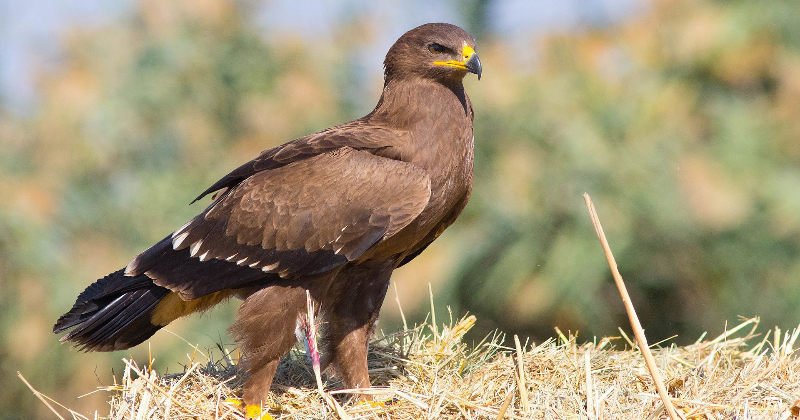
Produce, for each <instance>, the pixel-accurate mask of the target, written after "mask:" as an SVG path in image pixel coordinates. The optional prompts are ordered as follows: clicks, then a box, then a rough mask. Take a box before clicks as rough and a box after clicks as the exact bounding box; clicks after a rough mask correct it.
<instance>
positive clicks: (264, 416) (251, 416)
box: [225, 398, 274, 420]
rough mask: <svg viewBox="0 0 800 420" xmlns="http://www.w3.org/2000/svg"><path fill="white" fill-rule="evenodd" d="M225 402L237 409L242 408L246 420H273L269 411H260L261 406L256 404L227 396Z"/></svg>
mask: <svg viewBox="0 0 800 420" xmlns="http://www.w3.org/2000/svg"><path fill="white" fill-rule="evenodd" d="M225 402H226V403H228V404H231V405H233V406H235V407H236V408H238V409H240V410H241V409H242V408H244V416H245V418H246V419H247V420H274V419H273V418H272V416H270V415H269V413H262V412H261V406H260V405H258V404H247V405H245V403H244V401H242V400H240V399H238V398H227V399H225Z"/></svg>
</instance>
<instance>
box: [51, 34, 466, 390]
mask: <svg viewBox="0 0 800 420" xmlns="http://www.w3.org/2000/svg"><path fill="white" fill-rule="evenodd" d="M384 67H385V71H384V78H385V81H384V87H383V93H382V95H381V98H380V100H379V101H378V105H377V106H376V107H375V109H374V110H373V111H372V112H370V113H369V114H368V115H366V116H365V117H363V118H360V119H357V120H355V121H351V122H348V123H345V124H342V125H338V126H335V127H332V128H329V129H327V130H323V131H320V132H319V133H316V134H311V135H309V136H306V137H302V138H299V139H296V140H293V141H290V142H288V143H286V144H283V145H281V146H278V147H275V148H272V149H269V150H266V151H264V152H263V153H261V154H260V155H259V156H258V157H257V158H255V159H253V160H251V161H250V162H247V163H245V164H244V165H242V166H240V167H238V168H236V169H235V170H233V171H232V172H231V173H229V174H228V175H225V176H224V177H223V178H222V179H220V180H219V181H217V182H216V183H215V184H214V185H212V186H211V187H210V188H208V189H207V190H205V191H204V192H203V193H202V194H200V196H199V197H197V198H196V199H195V201H197V200H200V199H201V198H203V197H205V196H206V195H208V194H210V193H213V192H218V194H217V196H216V197H215V198H214V199H213V201H212V202H211V204H210V205H209V206H208V207H207V208H206V209H205V210H203V211H202V212H201V213H200V214H199V215H198V216H196V217H195V218H193V219H192V220H190V221H189V222H188V223H186V224H185V225H184V226H182V227H181V228H180V229H178V230H176V231H175V232H173V233H172V234H170V235H169V236H167V237H166V238H164V239H163V240H161V241H160V242H158V243H157V244H155V245H153V246H152V247H150V249H148V250H146V251H144V252H142V253H141V254H139V255H137V256H136V258H134V259H133V261H131V262H130V263H129V264H128V266H127V267H125V268H124V269H121V270H119V271H116V272H114V273H111V274H109V275H108V276H106V277H104V278H102V279H100V280H98V281H97V282H95V283H94V284H92V285H90V286H89V287H87V288H86V290H85V291H83V293H81V294H80V295H79V296H78V299H77V301H76V302H75V305H74V306H73V307H72V309H71V310H70V311H69V312H68V313H66V314H65V315H63V316H62V317H61V318H59V319H58V321H57V322H56V325H55V327H54V328H53V331H54V332H55V333H61V332H64V331H67V330H70V331H69V332H68V333H67V334H66V335H65V336H64V337H63V338H62V339H61V340H62V341H71V342H74V343H76V345H77V346H80V348H81V349H83V350H87V351H112V350H122V349H127V348H129V347H132V346H135V345H137V344H139V343H141V342H143V341H144V340H146V339H148V338H149V337H150V336H152V335H153V334H154V333H155V332H156V331H158V330H159V329H160V328H162V327H164V326H165V325H167V324H169V323H170V322H171V321H173V320H175V319H177V318H179V317H182V316H185V315H188V314H190V313H193V312H197V311H202V310H205V309H207V308H210V307H211V306H213V305H215V304H217V303H219V302H221V301H223V300H225V299H228V298H230V297H232V296H237V297H240V298H243V299H244V302H243V303H242V306H241V308H240V309H239V313H238V315H237V317H236V321H235V322H234V324H233V325H232V326H231V327H230V331H231V333H232V335H233V336H234V337H235V338H236V339H237V341H238V342H239V344H240V345H241V351H242V360H243V363H244V367H245V368H246V369H247V371H248V372H249V377H248V379H247V381H246V382H245V385H244V402H245V403H246V404H248V405H254V404H260V403H261V402H262V401H263V400H266V398H267V394H268V392H269V389H270V385H271V383H272V378H273V376H274V374H275V370H276V368H277V366H278V361H279V360H280V358H281V357H282V356H283V355H284V354H285V353H286V352H288V351H289V349H290V348H291V347H292V346H293V345H294V343H295V340H296V338H295V328H296V325H297V320H298V316H300V315H301V314H302V313H304V311H305V309H306V291H308V292H309V293H310V296H311V297H312V299H313V300H314V301H315V303H316V304H317V305H318V306H319V307H320V308H321V311H322V312H321V314H320V316H321V317H322V321H323V322H325V323H326V329H325V337H324V340H323V342H322V343H321V354H322V361H321V365H322V369H325V367H326V366H327V365H329V364H331V363H333V364H334V365H335V366H336V367H337V368H338V370H339V372H340V374H341V376H342V379H343V382H344V384H345V385H346V386H348V387H354V388H355V387H368V386H369V384H370V382H369V376H368V374H367V342H368V340H369V338H370V336H371V334H372V333H373V331H374V325H375V321H376V320H377V318H378V312H379V311H380V308H381V304H382V303H383V300H384V296H385V295H386V289H387V287H388V285H389V279H390V277H391V275H392V271H393V270H394V269H395V268H397V267H399V266H402V265H403V264H406V263H408V262H409V261H411V260H412V259H414V257H416V256H417V255H419V253H420V252H422V251H423V250H424V249H425V247H427V246H428V245H429V244H430V243H431V242H432V241H433V240H434V239H436V238H437V237H438V236H439V235H440V234H441V233H442V232H443V231H444V230H445V229H446V228H447V227H448V226H450V225H451V224H452V223H453V222H454V221H455V220H456V218H457V217H458V215H459V213H461V210H462V209H463V208H464V206H465V205H466V204H467V200H468V199H469V196H470V191H471V189H472V168H473V142H474V137H473V134H472V121H473V113H472V105H471V103H470V100H469V97H468V96H467V94H466V92H465V91H464V86H463V84H462V79H463V78H464V76H465V75H466V74H467V73H475V74H477V76H478V78H479V79H480V76H481V62H480V60H479V59H478V55H477V54H476V53H475V40H474V39H473V38H472V36H470V35H469V34H468V33H467V32H465V31H464V30H463V29H461V28H459V27H457V26H453V25H450V24H445V23H431V24H426V25H422V26H419V27H417V28H414V29H412V30H410V31H408V32H407V33H405V34H404V35H403V36H401V37H400V39H398V40H397V42H396V43H395V44H394V45H393V46H392V47H391V48H390V49H389V52H388V53H387V54H386V60H385V61H384Z"/></svg>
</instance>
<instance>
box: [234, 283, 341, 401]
mask: <svg viewBox="0 0 800 420" xmlns="http://www.w3.org/2000/svg"><path fill="white" fill-rule="evenodd" d="M335 276H336V272H329V273H324V274H322V275H318V276H310V277H306V278H302V279H285V280H280V281H278V282H275V283H273V284H271V285H269V286H267V287H265V288H263V289H259V290H257V291H255V292H253V293H252V294H250V295H249V296H248V297H247V299H245V301H244V303H242V306H241V307H240V308H239V312H238V314H237V316H236V321H235V322H234V324H233V325H232V326H231V327H230V332H231V335H232V336H233V337H234V338H235V339H236V340H237V341H238V342H239V343H240V344H241V349H242V363H243V364H244V367H245V369H246V370H247V371H248V373H249V374H250V376H249V377H248V379H247V380H246V381H245V384H244V398H243V399H244V402H245V404H247V405H248V406H251V405H260V404H261V402H262V401H266V399H267V396H268V394H269V389H270V386H271V385H272V379H273V378H274V376H275V372H276V370H277V368H278V362H279V361H280V359H281V357H283V355H285V354H286V353H287V352H288V351H289V350H290V349H291V348H292V346H293V345H294V343H295V341H296V338H295V328H296V327H297V320H298V317H299V315H300V314H301V313H304V312H305V310H306V290H308V291H309V292H310V293H311V297H312V299H314V300H316V301H317V302H319V301H320V300H322V297H323V296H325V294H326V293H327V292H328V287H329V286H330V284H331V280H332V279H333V278H334V277H335Z"/></svg>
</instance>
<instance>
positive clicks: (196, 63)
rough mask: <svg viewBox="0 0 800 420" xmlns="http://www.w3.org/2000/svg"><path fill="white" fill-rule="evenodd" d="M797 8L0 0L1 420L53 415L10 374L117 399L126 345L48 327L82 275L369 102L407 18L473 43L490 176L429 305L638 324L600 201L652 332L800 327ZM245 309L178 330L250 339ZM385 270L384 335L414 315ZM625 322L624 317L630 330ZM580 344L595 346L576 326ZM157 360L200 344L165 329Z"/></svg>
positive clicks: (586, 323)
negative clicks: (225, 180) (586, 196)
mask: <svg viewBox="0 0 800 420" xmlns="http://www.w3.org/2000/svg"><path fill="white" fill-rule="evenodd" d="M798 18H800V11H798V8H797V4H796V1H795V0H763V1H757V0H738V1H711V0H663V1H660V0H654V1H646V0H574V1H571V2H560V1H556V0H536V1H527V0H494V1H493V0H472V1H456V0H452V1H442V2H436V3H434V2H428V1H422V0H419V1H414V2H412V3H411V4H408V3H405V4H399V3H397V2H392V1H377V2H368V3H367V2H365V3H361V2H355V1H350V0H337V1H333V2H325V3H324V4H323V3H322V2H312V1H308V0H293V1H287V0H276V1H257V0H242V1H234V0H199V1H198V0H192V1H190V0H125V1H121V2H104V1H100V0H87V1H82V2H68V1H62V0H50V1H47V0H35V1H28V2H16V1H13V0H2V1H0V196H2V198H3V199H2V205H0V331H1V333H0V384H2V386H0V419H14V418H31V417H35V418H50V417H52V415H51V414H50V413H49V412H47V411H46V409H45V408H44V406H43V405H41V404H40V403H39V402H38V401H36V400H35V397H34V396H33V395H32V394H31V393H30V392H29V391H28V390H27V389H26V388H25V387H24V385H23V384H22V383H21V382H20V381H19V380H18V378H17V377H16V372H17V371H21V372H22V373H23V375H25V376H26V377H27V378H28V380H30V381H31V382H32V383H33V384H34V386H36V387H37V388H38V389H40V390H41V391H43V392H44V393H46V394H48V395H50V396H51V397H54V398H55V399H57V400H58V401H60V402H61V403H64V404H66V405H67V406H69V407H71V408H74V409H77V410H78V411H80V412H82V413H85V414H87V415H89V417H92V416H93V413H94V411H95V410H98V411H99V413H100V414H101V415H104V414H107V409H108V408H107V405H106V401H107V399H108V395H106V394H103V393H95V394H92V395H89V396H86V397H83V398H80V399H78V398H77V397H78V396H79V395H83V394H86V393H89V392H91V391H93V390H94V389H95V388H96V387H97V386H101V385H108V384H110V383H112V382H113V376H112V372H113V373H116V374H117V375H118V376H119V374H120V372H121V371H122V367H123V364H122V362H121V361H120V358H122V357H128V356H130V355H132V356H133V357H134V358H136V359H138V360H140V361H142V362H145V361H146V358H147V354H148V346H147V345H142V346H140V347H138V348H135V349H131V350H130V351H126V352H117V353H112V354H82V353H77V352H76V351H75V350H73V349H71V348H70V347H69V346H67V345H60V344H59V343H58V337H57V336H55V335H53V334H52V333H51V328H52V325H53V323H54V321H55V320H56V318H57V317H58V316H59V315H61V314H62V313H64V312H66V311H67V310H68V309H69V308H70V307H71V305H72V303H73V302H74V299H75V297H76V296H77V294H78V293H79V292H80V291H82V290H83V289H84V288H85V287H86V286H87V285H88V284H90V283H91V282H92V281H94V280H95V279H97V278H99V277H102V276H104V275H105V274H107V273H109V272H111V271H114V270H116V269H118V268H120V267H123V266H124V265H125V264H127V263H128V261H129V260H130V259H131V258H132V257H133V256H134V255H135V254H137V253H138V252H140V251H142V250H144V249H145V248H146V247H148V246H149V245H151V244H152V243H154V242H156V241H157V240H159V239H161V238H162V237H164V236H165V235H166V234H168V233H169V232H171V231H172V230H174V229H175V228H177V227H179V226H180V225H182V224H183V223H184V222H185V221H186V220H188V219H189V218H190V217H192V216H193V215H195V214H196V213H197V212H199V211H200V210H201V208H202V204H200V205H194V206H189V205H188V203H189V202H190V201H191V200H192V199H193V198H194V197H195V196H196V195H197V194H198V193H199V192H201V191H202V190H204V189H205V188H206V187H207V186H208V185H210V184H211V183H213V182H214V181H216V180H217V179H218V178H220V177H221V176H223V175H224V174H226V173H227V172H228V171H229V170H231V169H232V168H234V167H236V166H238V165H239V164H241V163H243V162H245V161H247V160H249V159H251V158H253V157H254V156H256V155H257V154H258V153H259V152H260V151H261V150H263V149H267V148H270V147H272V146H275V145H278V144H280V143H283V142H286V141H288V140H291V139H293V138H295V137H298V136H302V135H304V134H308V133H311V132H314V131H318V130H320V129H323V128H325V127H328V126H330V125H333V124H337V123H340V122H344V121H347V120H351V119H354V118H358V117H360V116H362V115H364V114H366V113H367V112H369V111H370V110H371V109H372V108H373V107H374V105H375V103H376V102H377V99H378V97H379V95H380V91H381V87H382V67H381V63H382V60H383V56H384V54H385V52H386V51H387V49H388V48H389V46H390V45H391V44H392V43H393V42H394V40H395V39H397V37H399V36H400V35H401V34H402V33H403V32H405V31H406V30H408V29H410V28H412V27H414V26H417V25H419V24H422V23H426V22H431V21H447V22H451V23H455V24H458V25H460V26H462V27H464V28H466V29H467V30H469V31H470V32H471V33H472V34H474V35H475V37H476V38H477V39H478V48H477V50H478V52H479V53H480V56H481V60H482V61H483V65H484V70H485V73H484V77H483V80H481V81H480V82H478V81H477V80H475V78H474V77H468V78H467V81H466V82H465V84H466V87H467V90H468V92H469V94H470V96H471V98H472V101H473V104H474V108H475V115H476V116H475V145H476V168H475V172H476V174H475V179H476V183H475V189H474V193H473V197H472V200H471V202H470V205H469V206H468V207H467V209H466V211H465V213H464V214H463V215H462V216H461V218H460V219H459V221H458V222H457V223H456V224H455V225H454V226H453V227H451V228H450V229H449V230H448V231H447V232H446V233H445V234H444V235H443V236H442V237H441V238H440V239H439V240H438V241H437V242H435V243H434V244H433V245H432V246H431V247H430V248H429V250H428V251H426V252H425V253H424V254H422V256H420V257H419V258H417V259H416V260H415V261H414V262H413V263H412V264H409V265H408V266H406V267H404V268H402V269H400V270H398V271H397V272H396V274H395V276H394V282H393V283H394V284H395V285H396V287H397V291H398V295H399V300H400V302H401V303H402V306H403V310H404V312H405V314H406V316H407V318H408V319H409V322H410V323H415V322H417V323H418V322H421V321H423V320H424V318H425V316H426V314H427V313H428V312H429V310H430V307H429V303H428V286H427V285H428V283H431V285H432V288H433V291H434V295H435V301H436V304H437V315H438V320H439V321H442V320H443V319H445V320H446V319H447V311H446V308H447V306H449V307H451V308H452V312H453V314H454V316H461V315H462V314H464V313H465V312H467V311H469V312H470V313H473V314H475V315H477V317H478V324H477V326H476V328H475V331H474V332H473V335H472V337H471V339H475V340H479V339H480V338H481V337H482V336H483V335H484V334H486V333H488V332H490V331H492V330H493V329H495V328H499V329H500V330H502V331H504V332H506V333H511V334H520V335H522V336H530V337H532V338H533V339H534V340H537V341H540V340H542V339H544V338H547V337H550V336H552V335H554V332H553V327H554V326H558V327H559V328H560V329H561V330H563V331H572V332H576V331H577V332H578V334H579V337H582V339H583V340H591V339H592V337H593V336H595V335H597V336H603V335H617V334H618V332H617V326H627V325H628V323H627V318H626V316H625V314H624V311H623V307H622V304H621V302H620V299H619V296H618V293H617V291H616V289H615V287H614V285H613V283H612V281H611V278H610V274H609V270H608V266H607V265H606V262H605V259H604V257H603V255H602V252H601V249H600V246H599V243H598V241H597V238H596V236H595V234H594V231H593V230H592V227H591V224H590V222H589V219H588V216H587V213H586V209H585V206H584V204H583V200H582V197H581V195H582V194H583V193H584V192H589V193H590V194H591V195H592V197H593V198H594V201H595V204H596V206H597V208H598V211H599V213H600V217H601V219H602V221H603V223H604V228H605V231H606V234H607V235H608V237H609V240H610V242H611V246H612V249H613V250H614V251H615V255H616V258H617V261H618V262H619V265H620V269H621V271H622V274H623V276H624V277H625V279H626V281H627V284H628V287H629V290H630V292H631V294H632V297H633V300H634V303H635V304H636V305H637V310H638V312H639V316H640V317H641V319H642V321H643V323H644V326H645V328H646V331H647V333H648V335H649V338H650V341H651V342H657V341H659V340H662V339H667V338H669V337H673V336H674V335H677V337H676V338H673V339H672V340H671V341H669V343H677V344H686V343H688V342H692V341H694V340H695V339H697V338H698V337H699V336H700V334H701V333H702V332H703V331H709V333H711V334H716V333H719V332H720V331H722V330H723V328H724V325H725V323H726V322H729V323H736V321H737V317H738V316H746V317H752V316H760V317H761V319H762V323H763V324H765V327H766V328H769V327H772V326H780V327H781V328H783V329H788V328H792V327H794V326H797V325H798V323H800V305H798V302H800V25H798V24H797V22H798ZM238 304H239V302H238V301H233V302H229V303H228V304H225V305H221V306H220V307H218V308H216V309H214V310H212V311H210V312H209V313H206V314H204V315H203V316H194V317H192V318H190V319H188V320H181V321H179V322H176V323H174V324H172V325H170V327H168V329H169V330H170V331H172V332H174V333H176V334H177V335H179V336H180V337H182V338H184V339H185V340H186V341H188V342H189V343H192V344H198V345H199V347H200V349H204V348H210V347H214V346H215V343H218V342H222V343H226V344H227V343H231V340H230V338H229V337H228V336H227V335H226V331H225V328H226V327H227V326H228V325H229V323H230V322H231V320H232V319H233V316H234V314H235V311H236V308H237V307H238ZM399 325H400V323H399V311H398V309H397V304H396V302H395V292H394V288H390V291H389V294H388V297H387V301H386V303H385V305H384V310H383V312H382V317H381V324H380V328H382V329H383V330H384V331H388V332H391V331H395V330H397V328H398V326H399ZM626 329H627V328H626ZM580 339H581V338H579V340H580ZM151 350H152V354H153V356H154V357H155V358H156V362H155V368H157V369H159V370H160V371H161V372H164V371H169V372H174V371H180V370H182V367H181V364H185V363H187V361H188V359H187V356H186V354H187V353H191V352H192V351H193V347H192V346H191V345H189V344H187V343H186V342H184V341H183V340H181V339H180V338H178V337H176V336H175V335H172V334H170V333H168V332H163V331H162V332H160V333H159V334H157V335H156V336H155V337H154V338H153V339H152V340H151Z"/></svg>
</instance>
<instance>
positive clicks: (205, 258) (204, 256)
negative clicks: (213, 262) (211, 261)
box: [200, 251, 208, 261]
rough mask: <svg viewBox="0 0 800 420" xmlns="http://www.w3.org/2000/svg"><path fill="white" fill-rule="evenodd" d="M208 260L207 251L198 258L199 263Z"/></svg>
mask: <svg viewBox="0 0 800 420" xmlns="http://www.w3.org/2000/svg"><path fill="white" fill-rule="evenodd" d="M207 259H208V251H206V252H204V253H203V255H201V256H200V261H206V260H207Z"/></svg>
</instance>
